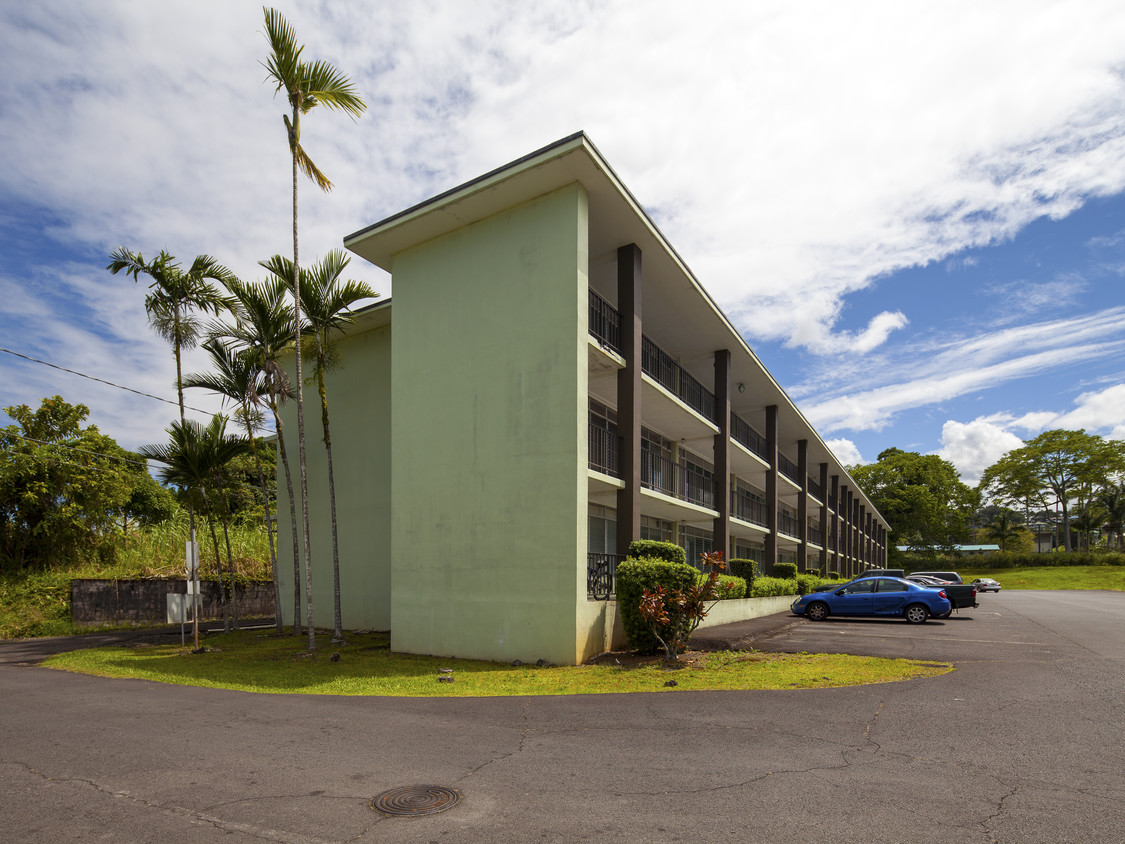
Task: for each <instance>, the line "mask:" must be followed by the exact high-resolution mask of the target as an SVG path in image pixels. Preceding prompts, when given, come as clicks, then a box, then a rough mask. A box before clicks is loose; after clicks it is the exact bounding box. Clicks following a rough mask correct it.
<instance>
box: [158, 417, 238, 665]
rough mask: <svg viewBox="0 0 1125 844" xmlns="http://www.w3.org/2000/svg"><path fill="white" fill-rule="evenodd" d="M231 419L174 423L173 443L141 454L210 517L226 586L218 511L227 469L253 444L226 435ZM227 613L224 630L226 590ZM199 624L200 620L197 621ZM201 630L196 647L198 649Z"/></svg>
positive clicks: (170, 437)
mask: <svg viewBox="0 0 1125 844" xmlns="http://www.w3.org/2000/svg"><path fill="white" fill-rule="evenodd" d="M226 424H227V419H226V417H225V416H223V415H222V414H216V415H214V416H212V417H211V421H210V422H208V424H207V425H206V426H204V425H202V424H200V423H199V422H196V421H195V420H194V419H191V420H188V421H186V422H173V423H172V424H171V426H170V427H169V428H168V434H169V441H168V442H167V443H164V444H162V445H145V446H141V447H140V448H139V449H137V451H138V453H139V454H141V455H142V456H144V457H145V458H147V459H149V460H155V461H156V462H158V463H161V464H163V468H162V469H161V470H160V479H161V480H162V481H164V482H165V483H168V484H172V485H173V486H177V487H180V488H181V489H184V490H185V491H186V493H187V497H188V500H189V502H191V503H192V504H193V505H195V506H199V507H200V509H201V511H202V512H203V513H204V514H205V515H206V517H207V522H208V525H209V526H210V528H211V542H212V544H213V545H214V546H215V567H216V569H218V574H219V583H220V587H221V586H222V579H223V570H222V563H221V561H220V560H219V546H218V540H217V539H216V537H215V523H214V512H215V510H216V506H217V501H216V500H215V499H221V498H222V497H223V492H222V490H223V487H224V483H223V481H224V479H225V473H226V466H227V464H228V463H230V461H231V460H233V459H234V458H235V457H238V456H240V455H243V454H246V453H247V452H248V451H249V449H250V446H249V443H248V442H247V440H246V439H245V438H244V437H240V436H233V435H228V434H227V433H226ZM230 590H231V592H230V593H231V596H232V598H233V596H234V570H233V567H232V569H231V572H230ZM220 594H223V595H224V599H223V614H224V627H226V626H228V625H229V620H228V618H227V616H226V600H225V590H224V589H222V588H221V589H220ZM196 623H197V625H198V619H197V622H196ZM198 644H199V641H198V628H197V638H196V645H197V646H198Z"/></svg>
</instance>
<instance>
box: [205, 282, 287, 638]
mask: <svg viewBox="0 0 1125 844" xmlns="http://www.w3.org/2000/svg"><path fill="white" fill-rule="evenodd" d="M229 289H230V292H231V295H232V297H233V299H234V302H235V307H234V316H235V324H234V325H233V326H223V333H224V335H225V336H226V337H228V338H229V339H231V340H232V341H233V342H235V343H237V344H238V345H239V346H240V347H241V355H242V356H244V357H246V358H247V359H248V360H249V361H251V362H252V363H253V365H254V367H255V368H256V369H257V370H258V371H259V372H260V373H261V376H262V382H263V386H264V387H265V395H264V396H253V397H252V398H253V399H254V401H256V402H261V401H262V400H263V398H264V400H265V403H266V405H267V407H269V410H270V413H271V414H272V415H273V424H274V430H275V431H276V432H277V450H278V455H279V456H280V457H281V466H282V469H283V470H284V473H285V488H286V491H287V493H288V499H289V528H290V531H291V533H292V540H293V633H294V635H297V634H299V633H300V632H301V554H300V539H299V536H298V524H299V523H298V521H297V499H296V497H295V496H294V495H293V474H292V472H291V471H290V468H289V453H288V451H287V449H286V447H285V428H284V426H283V425H282V422H281V413H280V409H281V405H282V403H284V402H285V400H286V399H288V398H289V396H290V389H289V376H288V375H287V374H286V372H285V367H284V366H283V365H282V358H283V357H284V356H285V354H286V353H287V351H288V350H289V349H292V347H293V333H292V322H293V312H292V309H291V308H290V307H289V304H288V302H286V295H287V290H288V285H287V284H286V282H284V281H282V280H279V279H276V278H271V279H269V280H267V281H265V282H263V283H261V284H245V283H243V282H235V283H233V284H230V285H229ZM277 606H278V613H279V615H278V621H277V624H278V627H277V632H278V633H281V632H282V628H281V617H280V611H281V599H280V595H279V594H278V603H277Z"/></svg>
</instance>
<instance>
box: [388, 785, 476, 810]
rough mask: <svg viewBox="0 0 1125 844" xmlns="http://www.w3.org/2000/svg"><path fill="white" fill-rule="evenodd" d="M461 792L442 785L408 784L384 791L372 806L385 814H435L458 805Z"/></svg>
mask: <svg viewBox="0 0 1125 844" xmlns="http://www.w3.org/2000/svg"><path fill="white" fill-rule="evenodd" d="M460 800H461V792H459V791H457V790H456V789H452V788H446V787H445V786H441V785H408V786H406V787H404V788H392V789H391V790H390V791H384V792H383V793H382V794H380V795H378V796H377V797H376V798H375V799H374V800H372V801H371V808H372V809H374V810H375V811H376V812H382V813H383V814H384V815H433V814H437V813H438V812H444V811H445V810H446V809H451V808H453V807H454V806H456V805H457V804H458V803H459V802H460Z"/></svg>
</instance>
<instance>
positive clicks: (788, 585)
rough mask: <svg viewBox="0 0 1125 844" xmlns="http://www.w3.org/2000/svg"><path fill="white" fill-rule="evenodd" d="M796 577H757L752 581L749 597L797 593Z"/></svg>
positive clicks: (769, 596)
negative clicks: (752, 586)
mask: <svg viewBox="0 0 1125 844" xmlns="http://www.w3.org/2000/svg"><path fill="white" fill-rule="evenodd" d="M797 588H798V587H797V580H796V578H785V577H759V578H757V579H756V580H755V581H754V588H753V589H752V590H751V594H750V597H751V598H774V597H777V596H779V595H796V594H797Z"/></svg>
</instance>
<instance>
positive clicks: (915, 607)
mask: <svg viewBox="0 0 1125 844" xmlns="http://www.w3.org/2000/svg"><path fill="white" fill-rule="evenodd" d="M903 615H904V616H905V617H906V620H907V621H909V622H910V623H911V624H922V623H923V622H924V621H925V620H926V619H927V618H929V617H930V611H929V610H927V609H926V608H925V607H924V606H922V605H921V604H911V605H910V606H909V607H907V608H906V611H905V612H904V613H903Z"/></svg>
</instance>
